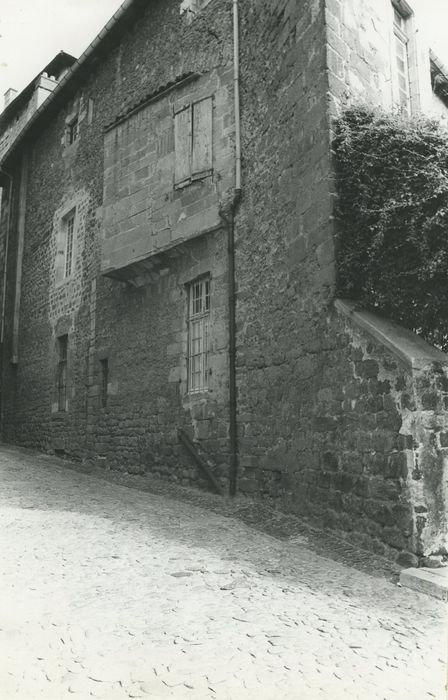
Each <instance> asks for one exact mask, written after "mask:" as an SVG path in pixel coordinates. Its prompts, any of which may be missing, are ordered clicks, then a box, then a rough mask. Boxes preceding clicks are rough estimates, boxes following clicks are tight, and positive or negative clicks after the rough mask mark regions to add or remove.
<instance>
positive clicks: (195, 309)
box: [185, 273, 212, 396]
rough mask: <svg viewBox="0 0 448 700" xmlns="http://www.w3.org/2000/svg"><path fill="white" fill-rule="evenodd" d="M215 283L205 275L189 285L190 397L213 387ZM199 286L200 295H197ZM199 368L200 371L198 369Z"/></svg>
mask: <svg viewBox="0 0 448 700" xmlns="http://www.w3.org/2000/svg"><path fill="white" fill-rule="evenodd" d="M211 281H212V280H211V275H210V273H205V274H202V275H200V276H199V277H196V278H195V279H193V280H190V281H189V282H187V283H186V285H185V286H186V290H187V305H188V306H187V330H188V333H187V335H188V337H187V394H188V395H190V396H197V395H198V394H205V393H208V391H209V388H210V387H209V376H210V366H209V358H210V326H211V324H210V316H211V286H212V285H211ZM199 285H200V295H198V294H197V293H196V292H197V291H198V286H199ZM199 302H200V303H199ZM198 344H199V348H198ZM196 361H197V363H198V364H197V365H196ZM195 366H198V367H199V369H198V370H195Z"/></svg>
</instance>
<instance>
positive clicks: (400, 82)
mask: <svg viewBox="0 0 448 700" xmlns="http://www.w3.org/2000/svg"><path fill="white" fill-rule="evenodd" d="M393 10H394V54H395V56H394V61H395V71H394V72H395V81H394V82H395V101H396V103H397V104H398V105H399V106H400V107H401V109H402V110H403V111H404V112H406V113H407V114H409V113H410V111H411V78H410V51H411V42H410V36H409V29H410V28H409V17H410V11H408V10H407V9H404V8H403V9H402V7H401V5H398V4H397V5H394V7H393Z"/></svg>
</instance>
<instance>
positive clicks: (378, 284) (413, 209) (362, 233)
mask: <svg viewBox="0 0 448 700" xmlns="http://www.w3.org/2000/svg"><path fill="white" fill-rule="evenodd" d="M334 151H335V157H336V169H337V188H338V204H337V218H338V239H337V258H338V295H339V296H342V297H346V298H349V299H354V300H356V301H357V302H358V303H359V306H360V307H362V308H365V309H370V310H373V311H376V312H378V313H381V314H383V315H386V316H388V317H389V318H391V319H394V320H396V321H397V322H399V323H401V324H402V325H404V326H406V327H408V328H410V329H412V330H414V331H415V332H417V333H418V334H419V335H421V336H422V337H424V338H425V339H426V340H428V341H429V342H430V343H433V344H435V345H438V346H439V347H441V348H442V349H444V350H445V351H448V133H447V131H446V129H445V128H444V127H442V126H441V125H440V124H439V123H438V122H436V121H431V120H429V119H427V118H423V117H419V118H408V117H405V116H400V115H391V114H384V113H380V112H376V111H373V110H371V109H370V108H367V107H359V106H358V107H351V108H349V109H347V110H346V111H345V112H344V113H343V115H342V116H341V117H340V118H339V120H338V121H337V123H336V133H335V139H334Z"/></svg>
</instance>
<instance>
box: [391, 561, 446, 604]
mask: <svg viewBox="0 0 448 700" xmlns="http://www.w3.org/2000/svg"><path fill="white" fill-rule="evenodd" d="M400 583H401V585H402V586H406V588H412V589H413V590H414V591H419V592H420V593H426V594H427V595H430V596H432V597H433V598H439V599H440V600H447V601H448V567H447V566H444V567H442V568H440V569H426V568H421V569H404V570H403V571H402V572H401V574H400Z"/></svg>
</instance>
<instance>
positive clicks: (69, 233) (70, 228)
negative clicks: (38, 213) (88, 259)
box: [64, 211, 75, 277]
mask: <svg viewBox="0 0 448 700" xmlns="http://www.w3.org/2000/svg"><path fill="white" fill-rule="evenodd" d="M74 236H75V212H74V211H73V212H71V214H69V215H68V216H67V217H66V219H65V260H64V277H70V275H71V274H72V268H73V241H74Z"/></svg>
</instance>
